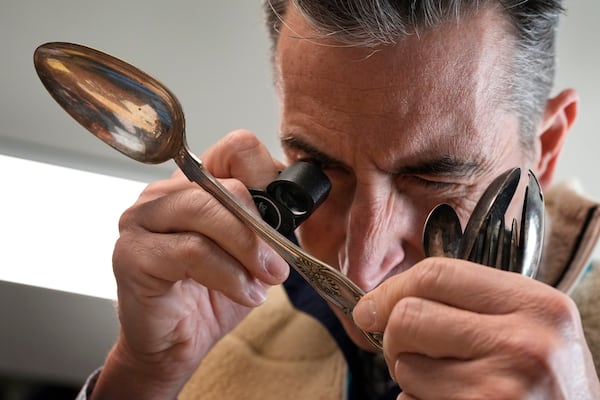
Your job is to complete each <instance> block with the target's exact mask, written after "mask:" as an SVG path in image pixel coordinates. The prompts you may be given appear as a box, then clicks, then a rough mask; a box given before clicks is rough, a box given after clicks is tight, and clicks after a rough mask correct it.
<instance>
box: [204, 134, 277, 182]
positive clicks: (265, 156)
mask: <svg viewBox="0 0 600 400" xmlns="http://www.w3.org/2000/svg"><path fill="white" fill-rule="evenodd" d="M202 162H203V163H204V165H205V167H206V168H207V169H208V170H209V171H210V172H211V173H212V174H213V175H214V176H215V177H217V178H235V179H238V180H240V181H241V182H243V183H244V185H246V187H252V188H264V187H265V186H267V185H268V184H269V182H271V181H272V180H273V179H275V178H277V175H278V171H279V170H281V168H282V164H281V163H279V162H277V161H275V160H274V159H273V157H272V156H271V154H270V153H269V150H268V149H267V147H266V146H265V145H264V144H263V143H262V142H261V141H260V140H258V138H257V137H256V136H255V135H254V134H252V133H250V132H249V131H246V130H237V131H233V132H231V133H229V134H228V135H227V136H225V137H224V138H223V139H221V140H219V141H218V142H217V143H216V144H215V145H214V146H212V147H211V148H210V149H208V150H207V151H206V152H205V153H204V154H203V156H202Z"/></svg>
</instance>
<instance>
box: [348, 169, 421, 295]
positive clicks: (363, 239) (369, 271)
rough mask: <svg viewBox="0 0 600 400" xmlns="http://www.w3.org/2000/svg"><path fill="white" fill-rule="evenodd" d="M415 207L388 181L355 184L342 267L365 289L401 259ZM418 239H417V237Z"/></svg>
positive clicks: (410, 236)
mask: <svg viewBox="0 0 600 400" xmlns="http://www.w3.org/2000/svg"><path fill="white" fill-rule="evenodd" d="M415 219H416V211H415V210H414V206H413V205H411V204H410V201H409V200H408V199H407V198H405V197H404V196H403V195H402V194H401V193H399V192H398V191H397V190H395V188H394V185H393V183H392V182H387V181H385V180H384V181H379V182H370V183H369V184H363V185H360V184H357V186H356V188H355V191H354V197H353V199H352V203H351V206H350V208H349V211H348V214H347V220H346V224H347V226H346V236H345V241H344V246H343V247H342V248H341V249H340V250H339V253H338V262H339V265H340V267H341V269H342V271H343V272H344V273H345V274H346V275H347V276H348V277H349V278H350V279H351V280H352V281H353V282H354V283H356V284H357V285H358V286H360V287H361V288H362V289H364V290H366V291H368V290H371V289H373V288H374V287H375V286H377V285H378V284H379V283H380V282H381V281H382V280H383V279H384V278H385V277H386V276H388V275H389V274H390V273H391V272H392V271H393V270H394V269H395V268H397V267H400V266H401V265H402V264H403V263H405V261H406V258H407V252H409V251H410V250H408V248H409V247H411V246H412V244H411V243H414V240H415V236H418V235H420V233H418V232H416V231H415V227H416V226H417V224H416V223H415ZM417 242H418V243H420V240H417Z"/></svg>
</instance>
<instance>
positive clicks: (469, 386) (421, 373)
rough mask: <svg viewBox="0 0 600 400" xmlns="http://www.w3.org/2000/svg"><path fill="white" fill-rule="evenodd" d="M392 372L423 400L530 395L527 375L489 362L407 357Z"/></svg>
mask: <svg viewBox="0 0 600 400" xmlns="http://www.w3.org/2000/svg"><path fill="white" fill-rule="evenodd" d="M392 368H393V375H394V376H395V378H396V379H395V380H396V382H398V385H399V386H400V387H401V388H402V389H403V390H404V391H405V393H410V394H411V396H414V398H419V399H436V400H437V399H471V398H478V399H479V398H481V399H492V398H494V399H496V398H497V399H522V398H526V397H527V394H528V388H527V384H526V382H527V380H526V379H525V378H524V377H525V375H519V374H513V373H511V371H510V370H506V369H501V368H497V365H494V364H493V363H492V362H489V360H474V361H468V362H465V361H462V360H455V359H432V358H429V357H425V356H422V355H418V354H404V355H402V356H401V357H399V358H398V359H397V360H395V363H394V364H393V366H392ZM540 375H541V374H540ZM538 378H540V379H541V378H542V377H541V376H539V377H538ZM544 398H545V397H544Z"/></svg>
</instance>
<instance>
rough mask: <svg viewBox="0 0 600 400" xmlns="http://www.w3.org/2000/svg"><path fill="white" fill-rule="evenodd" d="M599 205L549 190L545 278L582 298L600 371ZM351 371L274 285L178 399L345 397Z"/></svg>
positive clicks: (314, 323) (326, 336)
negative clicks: (594, 260) (593, 259)
mask: <svg viewBox="0 0 600 400" xmlns="http://www.w3.org/2000/svg"><path fill="white" fill-rule="evenodd" d="M597 208H598V204H597V203H595V202H592V201H590V200H587V199H585V198H583V197H581V196H580V195H578V194H577V193H576V192H575V191H574V190H572V188H570V187H568V186H566V185H561V186H558V187H556V188H554V189H552V190H551V191H549V192H548V193H546V209H547V218H546V227H547V229H546V232H548V235H547V237H546V240H545V250H544V256H543V260H542V265H544V270H543V271H542V272H540V275H539V279H540V280H542V281H544V282H546V283H549V284H552V285H553V286H556V287H558V288H560V289H561V290H563V291H565V292H567V293H569V294H570V295H571V296H572V297H573V299H574V300H575V301H576V303H577V305H578V307H579V310H580V313H581V316H582V320H583V324H584V332H585V335H586V338H587V340H588V343H589V345H590V348H591V350H592V353H593V354H594V362H595V365H596V370H597V371H600V312H598V311H597V310H598V307H599V306H600V265H598V267H596V268H592V269H588V268H586V267H587V266H588V265H589V257H590V255H591V252H592V250H593V248H594V245H595V243H596V241H597V240H598V236H599V234H600V211H599V210H598V209H597ZM586 269H587V272H585V271H586ZM584 273H585V276H583V279H580V278H581V277H582V275H584ZM347 373H348V371H347V365H346V362H345V360H344V356H343V355H342V353H341V351H340V350H339V349H338V347H337V345H336V343H335V341H334V340H333V338H332V337H331V336H330V335H329V333H328V332H327V330H326V329H325V328H324V327H323V326H322V325H321V324H320V323H319V322H318V321H317V320H315V319H313V318H312V317H310V316H308V315H306V314H304V313H302V312H300V311H298V310H296V309H295V308H294V307H293V306H292V305H291V303H290V302H289V300H288V298H287V295H286V293H285V291H284V289H283V288H282V287H274V288H272V289H271V290H270V292H269V298H268V300H267V301H266V302H265V304H264V305H262V306H261V307H259V308H257V309H256V310H254V311H253V312H252V313H250V315H249V316H248V317H247V318H246V319H245V320H244V321H243V322H242V323H241V324H240V325H239V326H238V327H237V328H236V329H235V330H233V331H232V332H231V333H230V334H229V335H227V336H226V337H225V338H224V339H223V340H221V341H220V342H219V343H218V344H217V346H215V348H214V349H213V350H212V351H211V352H210V353H209V355H208V357H207V358H206V359H205V360H204V361H203V363H202V364H201V365H200V367H199V368H198V370H197V371H196V373H195V374H194V375H193V376H192V378H191V379H190V381H189V382H188V384H187V385H186V387H185V388H184V390H183V392H182V393H181V395H180V397H179V398H180V399H181V400H191V399H202V400H210V399H215V400H222V399H248V400H252V399H256V400H259V399H260V400H264V399H278V400H284V399H344V398H346V379H347Z"/></svg>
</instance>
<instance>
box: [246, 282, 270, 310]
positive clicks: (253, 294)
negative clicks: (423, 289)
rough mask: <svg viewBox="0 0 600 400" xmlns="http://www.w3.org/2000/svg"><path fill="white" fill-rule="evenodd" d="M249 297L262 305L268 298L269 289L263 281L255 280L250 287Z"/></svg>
mask: <svg viewBox="0 0 600 400" xmlns="http://www.w3.org/2000/svg"><path fill="white" fill-rule="evenodd" d="M248 297H249V298H250V300H252V302H253V303H254V304H256V305H257V306H258V305H261V304H262V303H264V302H265V300H266V299H267V290H266V288H265V286H263V285H262V284H261V283H259V282H254V283H252V284H251V285H250V286H249V288H248Z"/></svg>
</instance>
